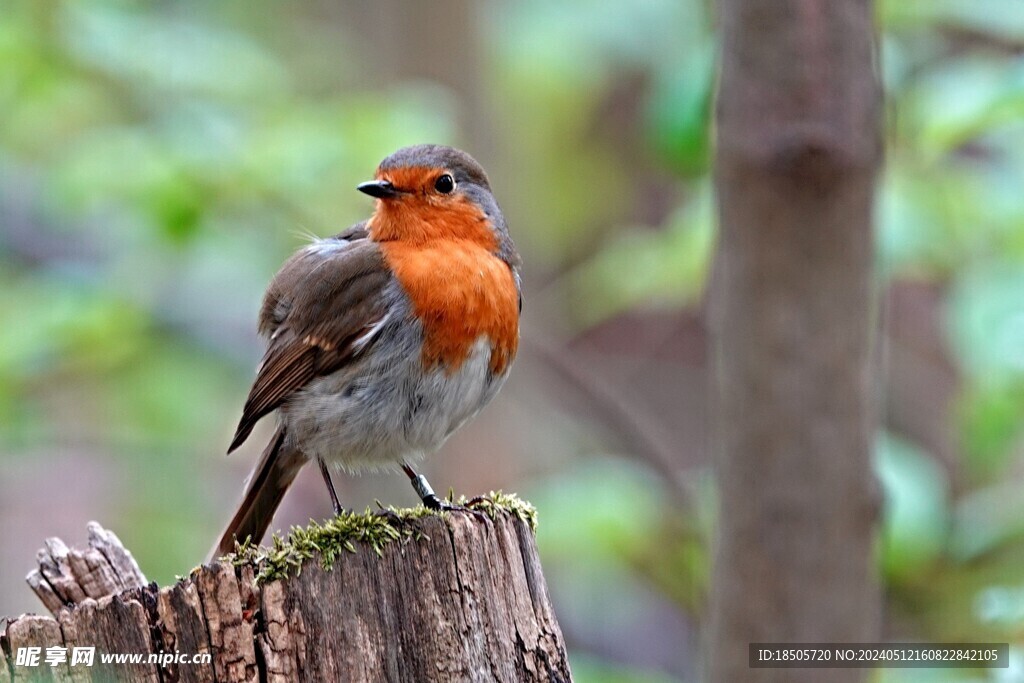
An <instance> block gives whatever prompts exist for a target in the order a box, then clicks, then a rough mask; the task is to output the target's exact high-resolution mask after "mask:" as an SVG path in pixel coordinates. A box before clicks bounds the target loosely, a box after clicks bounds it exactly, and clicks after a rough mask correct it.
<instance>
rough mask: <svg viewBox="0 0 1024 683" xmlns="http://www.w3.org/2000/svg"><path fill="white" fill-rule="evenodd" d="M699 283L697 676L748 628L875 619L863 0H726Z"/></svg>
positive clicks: (742, 651)
mask: <svg viewBox="0 0 1024 683" xmlns="http://www.w3.org/2000/svg"><path fill="white" fill-rule="evenodd" d="M719 7H720V19H721V25H722V36H723V45H722V58H721V59H722V71H721V81H720V89H719V95H718V105H717V107H718V109H717V137H718V140H717V164H716V170H715V183H716V188H717V205H718V217H719V224H720V237H719V245H718V253H717V256H716V263H715V268H714V276H713V283H712V302H711V303H712V316H713V325H714V331H715V335H714V341H713V351H714V355H715V357H716V359H717V371H718V378H717V385H716V390H717V397H716V399H717V403H718V415H717V418H718V424H717V429H718V432H717V439H718V445H717V458H718V459H717V463H716V464H717V468H718V482H719V487H720V493H721V498H720V505H721V516H720V529H719V540H718V548H717V551H716V563H715V574H714V576H715V582H714V586H713V589H712V596H711V622H710V626H709V633H708V637H709V641H708V666H707V668H708V674H709V677H708V680H710V681H712V682H713V683H714V682H719V681H721V682H732V681H738V680H744V681H853V680H858V679H860V678H861V677H862V672H860V671H858V670H855V669H845V670H813V669H802V670H801V669H750V668H748V646H749V644H750V643H752V642H753V643H756V642H815V641H816V642H832V641H835V642H865V641H872V640H876V639H877V637H878V636H879V619H880V616H879V615H880V592H879V587H878V585H877V579H876V576H875V572H874V558H873V556H872V538H873V531H874V524H875V520H876V515H877V506H878V502H877V495H878V494H877V490H876V483H875V480H874V478H873V475H872V470H871V460H870V455H871V444H872V438H873V434H874V429H875V425H876V416H875V410H874V407H873V401H872V398H873V397H872V391H873V384H872V381H871V377H872V372H871V366H870V358H871V353H870V342H871V335H870V330H871V324H870V322H871V320H872V312H873V311H872V308H873V306H872V246H873V245H872V230H871V219H872V200H873V187H874V182H875V174H876V170H877V167H878V164H879V161H880V157H881V152H880V136H879V113H880V112H879V110H880V95H879V86H878V83H877V79H876V74H875V71H874V40H873V35H874V33H873V23H872V12H871V5H870V2H869V0H720V3H719Z"/></svg>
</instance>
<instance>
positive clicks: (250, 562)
mask: <svg viewBox="0 0 1024 683" xmlns="http://www.w3.org/2000/svg"><path fill="white" fill-rule="evenodd" d="M490 512H491V516H487V515H484V514H480V513H476V514H474V513H469V512H452V513H446V514H444V515H436V514H422V513H414V514H412V515H408V516H405V517H404V518H401V519H400V518H399V517H397V516H395V515H389V514H386V513H385V514H381V513H378V514H374V515H353V516H352V519H356V520H363V521H359V522H358V524H356V526H355V527H353V529H354V530H349V529H348V528H347V527H346V530H345V531H344V533H345V534H349V532H350V531H351V532H352V533H351V534H349V535H348V536H344V535H343V536H340V537H337V534H335V536H336V537H332V538H333V540H330V541H324V538H327V536H324V535H320V536H316V535H315V534H307V535H306V537H305V538H304V539H302V543H303V544H304V545H299V544H296V545H281V544H278V545H276V546H275V547H274V548H270V549H259V550H258V551H257V550H252V549H250V550H249V551H248V553H246V554H243V555H242V556H240V557H236V558H235V559H234V561H233V562H232V561H225V560H222V561H220V562H217V563H213V564H209V565H204V566H202V567H199V568H197V569H195V570H193V571H192V573H191V574H190V575H189V576H188V577H187V578H184V579H182V580H180V581H179V582H178V583H176V584H175V585H173V586H169V587H166V588H158V587H157V586H156V584H145V577H144V576H143V575H142V572H141V571H139V570H138V567H137V565H135V561H134V559H132V558H131V554H130V553H128V552H127V551H125V550H124V548H123V547H122V546H121V544H120V541H118V540H117V537H116V536H114V535H113V534H112V533H110V532H108V531H106V530H104V529H102V527H100V526H99V525H98V524H95V523H91V524H90V528H89V530H90V548H89V549H87V550H69V549H68V548H67V547H66V546H65V545H64V544H63V543H62V542H60V541H59V540H58V539H50V540H49V541H47V547H46V548H45V549H44V550H41V551H40V555H39V569H38V570H36V571H33V572H32V574H30V575H29V579H28V580H29V583H30V585H31V586H32V587H33V589H34V590H35V591H36V593H37V594H38V595H40V597H41V598H42V599H43V601H44V603H46V604H47V607H49V608H50V609H51V610H52V611H53V612H54V616H55V618H54V617H50V616H33V615H23V616H21V617H17V618H15V619H11V620H9V622H8V623H7V626H6V628H5V629H2V630H0V645H2V647H0V683H9V682H14V681H24V680H57V681H89V680H97V681H99V680H102V681H111V680H117V681H157V682H159V681H221V682H223V681H271V682H273V681H373V682H377V681H388V682H391V681H396V682H397V681H409V682H410V683H412V682H415V683H420V682H423V681H439V682H441V681H444V682H447V681H571V680H572V679H571V675H570V672H569V665H568V661H567V659H566V654H565V644H564V642H563V640H562V634H561V631H560V629H559V627H558V622H557V621H556V619H555V615H554V612H553V610H552V608H551V604H550V601H549V599H548V593H547V587H546V585H545V582H544V577H543V575H542V573H541V567H540V562H539V560H538V558H537V549H536V545H535V542H534V536H533V531H532V528H531V525H530V523H529V521H528V519H527V518H524V517H522V516H517V515H516V514H514V513H513V512H509V511H508V510H507V509H503V508H501V507H498V506H492V507H491V508H490ZM366 520H370V522H369V526H365V525H363V522H365V521H366ZM330 524H332V523H330V522H329V523H328V525H327V526H324V527H314V529H318V530H320V531H318V532H317V533H320V532H323V531H325V530H327V531H329V532H332V533H333V532H336V531H337V529H333V530H332V528H331V527H330ZM381 532H383V533H381ZM303 533H306V532H303ZM328 536H329V534H328ZM335 541H337V543H335ZM327 542H329V543H331V544H333V545H332V547H330V548H327V547H326V546H319V545H317V546H316V547H321V548H322V549H323V550H324V553H323V554H322V553H319V552H316V551H313V552H310V551H309V549H310V548H312V547H314V545H316V544H319V543H327ZM297 548H298V550H296V549H297ZM325 554H326V555H327V556H328V559H330V556H332V555H336V557H334V560H333V564H332V565H331V566H330V568H324V566H323V560H324V555H325ZM303 558H305V559H304V561H302V562H301V569H300V566H296V562H297V560H298V559H303ZM258 576H261V577H262V578H261V580H259V581H257V577H258ZM0 625H2V622H0ZM32 646H37V647H40V648H41V655H40V663H39V665H37V666H35V667H30V666H17V665H16V662H15V660H16V654H17V652H18V649H19V648H24V647H32ZM76 646H77V647H83V646H84V647H89V646H95V648H96V655H95V663H94V664H93V666H91V667H87V666H83V665H76V666H70V665H69V664H68V663H61V664H59V665H57V666H54V667H51V666H49V665H47V664H46V663H45V661H44V660H45V656H46V651H47V648H50V647H60V648H67V651H68V653H69V656H70V652H71V650H72V648H74V647H76ZM102 653H127V654H133V653H141V654H143V655H144V657H143V660H144V661H143V662H141V663H135V664H114V665H111V664H106V665H104V664H102V663H101V661H100V656H101V654H102ZM150 653H156V654H160V653H163V654H167V655H173V654H174V653H181V654H188V655H196V654H207V653H208V654H209V655H210V660H211V661H210V662H209V663H206V664H193V663H189V664H185V663H179V664H170V665H168V666H165V667H161V666H160V665H159V664H157V663H150V662H148V661H145V660H146V659H147V658H148V656H149V655H150Z"/></svg>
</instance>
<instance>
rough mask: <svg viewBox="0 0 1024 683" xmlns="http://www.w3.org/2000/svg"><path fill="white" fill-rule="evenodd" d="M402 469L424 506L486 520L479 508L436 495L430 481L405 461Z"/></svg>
mask: <svg viewBox="0 0 1024 683" xmlns="http://www.w3.org/2000/svg"><path fill="white" fill-rule="evenodd" d="M402 471H403V472H405V475H406V476H407V477H409V481H411V482H412V487H413V489H415V490H416V495H418V496H419V497H420V500H421V501H423V505H424V506H425V507H428V508H430V509H431V510H445V511H452V510H459V511H461V512H469V513H471V514H472V515H473V516H474V517H476V518H478V519H481V520H484V521H486V520H487V515H485V514H484V513H482V512H480V511H479V510H474V509H472V508H468V507H466V506H465V505H459V504H458V503H453V502H451V501H450V500H445V499H444V498H441V497H440V496H438V495H437V494H436V493H434V489H432V488H431V487H430V482H428V481H427V478H426V477H424V476H423V475H422V474H417V473H416V470H414V469H413V468H412V467H410V466H409V465H408V464H407V463H404V462H403V463H402Z"/></svg>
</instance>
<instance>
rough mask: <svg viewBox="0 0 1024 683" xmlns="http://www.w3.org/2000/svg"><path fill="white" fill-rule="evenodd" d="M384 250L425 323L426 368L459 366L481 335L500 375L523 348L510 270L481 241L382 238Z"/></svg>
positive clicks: (516, 298) (454, 368) (424, 352)
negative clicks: (422, 240)
mask: <svg viewBox="0 0 1024 683" xmlns="http://www.w3.org/2000/svg"><path fill="white" fill-rule="evenodd" d="M381 249H382V250H383V252H384V257H385V259H387V262H388V264H389V265H390V266H391V267H392V269H394V272H395V275H396V276H397V278H398V281H399V282H401V284H402V286H403V287H404V288H405V291H406V293H408V295H409V298H410V299H411V300H412V305H413V308H414V310H415V312H416V315H417V316H418V317H419V318H420V320H421V321H422V322H423V331H424V344H423V361H424V364H425V365H426V366H427V367H437V366H439V365H440V366H444V367H445V368H446V369H447V370H448V371H449V372H454V371H455V370H457V369H458V368H459V367H460V366H461V365H462V363H463V362H464V361H465V360H466V358H467V357H468V356H469V352H470V349H471V347H472V346H473V344H474V343H475V342H476V340H477V339H478V338H479V337H480V336H481V335H487V336H488V337H489V338H490V340H491V369H492V370H493V371H494V372H496V373H502V372H504V371H505V370H506V369H507V368H508V365H509V363H511V362H512V359H513V358H514V357H515V355H516V349H517V348H518V346H519V297H518V293H517V291H516V286H515V281H514V280H513V278H512V271H511V269H510V268H509V267H508V265H507V264H506V263H505V262H503V261H502V260H501V259H499V258H497V257H496V256H494V255H493V254H492V253H491V252H490V251H489V250H488V249H486V248H485V247H483V246H482V245H481V244H480V243H479V242H478V241H476V240H471V239H460V238H448V239H435V240H430V241H428V242H425V243H423V242H421V243H418V244H417V243H415V242H407V241H404V240H401V241H391V242H383V243H382V244H381Z"/></svg>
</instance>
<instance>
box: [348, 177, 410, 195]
mask: <svg viewBox="0 0 1024 683" xmlns="http://www.w3.org/2000/svg"><path fill="white" fill-rule="evenodd" d="M356 189H357V190H359V191H360V192H365V193H366V194H368V195H370V196H371V197H376V198H377V199H393V198H394V197H397V196H398V195H400V194H402V191H401V190H399V189H398V188H396V187H395V186H394V185H392V184H391V181H390V180H371V181H369V182H366V183H360V184H358V185H356Z"/></svg>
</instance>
